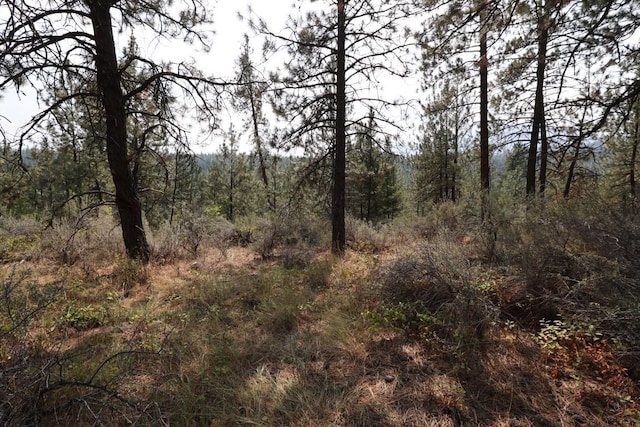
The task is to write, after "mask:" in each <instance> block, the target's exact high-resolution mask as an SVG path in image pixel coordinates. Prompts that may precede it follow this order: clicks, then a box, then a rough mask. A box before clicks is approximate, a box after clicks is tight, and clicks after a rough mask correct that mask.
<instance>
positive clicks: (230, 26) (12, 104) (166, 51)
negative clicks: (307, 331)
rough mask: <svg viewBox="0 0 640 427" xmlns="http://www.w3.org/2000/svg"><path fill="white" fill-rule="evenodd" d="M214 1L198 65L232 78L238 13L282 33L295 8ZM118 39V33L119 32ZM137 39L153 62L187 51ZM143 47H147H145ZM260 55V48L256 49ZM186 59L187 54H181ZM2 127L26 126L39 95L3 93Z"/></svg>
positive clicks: (240, 25) (281, 2)
mask: <svg viewBox="0 0 640 427" xmlns="http://www.w3.org/2000/svg"><path fill="white" fill-rule="evenodd" d="M210 1H212V2H213V5H212V6H213V13H214V30H215V35H214V36H213V37H212V49H211V52H210V53H209V54H208V55H206V56H201V57H200V58H201V59H200V58H199V61H200V60H201V61H202V64H200V63H199V64H198V65H200V66H201V68H203V69H204V70H205V72H207V73H211V74H212V75H215V76H216V77H230V76H232V75H233V67H234V62H235V60H236V58H237V57H238V55H239V49H240V45H241V43H242V37H243V34H245V33H250V30H249V28H248V23H247V22H246V21H245V22H243V21H241V20H240V19H239V18H238V13H239V12H240V13H242V14H243V15H245V16H246V15H247V10H248V7H249V6H251V8H252V9H253V11H254V13H255V14H256V15H257V16H260V17H262V18H263V19H265V20H267V21H268V22H269V24H270V25H272V26H273V28H274V29H276V30H280V29H281V28H283V27H284V24H285V22H286V18H287V16H288V15H289V13H290V11H291V7H292V3H291V0H273V1H265V0H217V1H214V0H210ZM116 37H117V33H116ZM128 37H129V34H123V35H122V38H121V39H120V40H118V41H117V43H118V46H117V48H118V50H121V49H122V47H123V46H124V44H125V43H126V42H127V40H128ZM136 38H138V41H139V43H140V44H143V43H145V44H147V46H146V48H147V49H149V51H148V53H150V54H151V56H152V57H154V59H167V60H173V61H177V60H179V59H181V58H179V57H177V55H176V49H178V50H177V52H181V51H180V50H179V49H185V48H184V46H182V47H180V46H175V47H173V46H172V47H169V48H168V47H167V46H165V45H164V43H160V44H159V43H158V42H157V41H154V40H145V36H144V35H143V34H136ZM142 47H143V48H144V47H145V46H142ZM254 48H255V50H256V52H259V46H255V47H254ZM182 56H183V57H184V55H182ZM0 96H1V99H0V125H1V127H2V128H3V129H4V131H5V132H6V134H7V136H8V137H10V136H12V135H13V134H14V133H15V131H16V130H17V129H18V128H19V127H20V126H22V125H24V124H25V123H26V122H27V121H28V119H29V118H30V117H31V116H33V114H35V113H36V112H37V111H38V110H39V107H38V105H37V102H36V93H35V91H34V90H33V89H31V88H29V87H24V88H22V89H21V92H20V93H16V92H15V90H13V89H10V90H8V91H5V92H1V93H0Z"/></svg>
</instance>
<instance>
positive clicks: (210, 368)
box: [0, 202, 640, 426]
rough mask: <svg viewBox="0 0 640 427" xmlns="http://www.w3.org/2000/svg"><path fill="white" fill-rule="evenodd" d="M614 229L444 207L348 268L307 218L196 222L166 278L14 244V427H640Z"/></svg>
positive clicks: (559, 207) (536, 212)
mask: <svg viewBox="0 0 640 427" xmlns="http://www.w3.org/2000/svg"><path fill="white" fill-rule="evenodd" d="M603 212H606V211H605V210H604V209H603V208H602V207H601V206H600V207H598V206H595V207H594V206H575V205H570V204H564V203H563V202H559V203H554V204H550V205H549V206H547V207H545V208H544V209H542V208H537V207H536V208H531V209H529V210H528V211H526V212H525V211H524V210H520V211H513V212H510V211H504V212H499V215H498V214H497V213H495V214H494V216H493V217H492V221H493V222H490V221H485V222H482V221H480V220H479V218H477V217H475V216H470V215H468V214H467V213H466V211H465V208H464V207H460V206H455V205H446V206H445V205H443V206H439V207H437V208H435V209H434V210H432V211H431V212H430V213H429V214H428V216H426V217H423V218H415V219H411V218H403V219H402V220H399V221H396V222H393V223H388V224H384V225H378V226H375V227H374V226H372V225H369V224H365V223H360V222H357V221H351V222H350V225H349V231H348V238H349V246H350V249H349V250H347V252H346V253H345V254H344V255H343V256H341V257H334V256H332V255H330V254H329V251H328V250H327V248H328V243H327V242H324V241H323V240H322V238H321V237H320V235H321V231H320V230H319V228H316V227H313V226H308V225H304V221H302V219H300V218H297V217H296V216H295V215H290V216H289V217H288V218H291V219H292V221H291V222H290V223H286V224H285V223H277V221H276V219H275V218H271V219H263V220H256V219H245V220H243V221H244V222H241V223H238V224H234V225H231V224H229V223H226V222H220V221H217V220H216V221H213V222H207V221H204V219H202V218H200V219H197V218H192V219H190V221H191V220H193V221H192V223H191V224H190V225H189V224H181V225H180V226H178V225H176V226H175V227H174V228H173V229H172V230H173V231H171V230H168V229H167V230H165V231H164V232H160V231H157V232H156V234H155V236H156V239H157V240H156V242H157V246H156V248H155V249H154V251H155V252H154V254H155V256H154V258H153V260H152V263H151V264H150V265H147V266H144V265H141V264H139V263H135V262H131V261H128V260H126V259H123V258H122V257H120V256H118V255H116V254H117V253H118V252H117V251H116V250H115V246H111V243H109V244H108V245H107V246H108V248H107V249H106V250H98V251H96V252H95V253H91V254H89V255H87V256H84V255H83V256H81V257H78V255H77V254H78V253H83V252H82V251H84V250H90V249H91V248H97V247H98V240H97V239H98V236H103V237H102V238H105V239H106V237H104V236H105V233H107V231H103V232H102V234H100V233H99V232H98V231H97V230H94V228H93V226H92V225H91V224H83V226H82V228H81V229H80V230H77V231H73V230H71V229H68V228H64V227H63V226H62V225H56V227H57V228H56V230H57V231H56V233H57V234H55V235H56V236H58V237H60V236H67V237H66V238H65V239H62V238H58V237H56V239H52V240H50V241H43V239H49V238H50V237H51V236H53V235H54V234H52V232H51V231H49V232H47V233H45V234H42V233H41V232H40V231H38V230H37V229H34V228H33V227H29V226H26V225H25V227H20V226H19V225H17V224H13V223H12V224H9V225H7V224H5V225H3V227H4V228H3V229H2V233H4V234H2V235H1V236H0V237H1V238H2V239H4V241H7V242H9V241H11V238H10V237H11V236H10V234H8V232H7V230H10V229H11V230H12V229H15V230H22V231H20V233H22V232H23V231H24V234H20V233H17V232H16V235H15V238H14V240H13V241H14V242H16V243H15V244H13V245H9V246H7V247H6V249H5V251H4V252H3V253H2V257H3V259H5V260H13V261H15V262H7V263H5V264H4V265H3V266H2V276H1V281H0V284H1V285H2V289H0V291H1V292H2V295H0V341H1V344H2V345H1V346H0V422H1V423H2V424H3V425H10V426H13V425H15V426H18V425H212V426H228V425H264V426H267V425H292V426H296V425H297V426H303V425H304V426H309V425H323V426H325V425H326V426H330V425H335V426H371V425H380V426H411V425H414V426H430V425H431V426H436V425H495V426H506V425H523V426H526V425H529V426H533V425H596V426H599V425H603V426H604V425H622V426H633V425H638V423H640V410H639V408H638V398H639V397H640V396H638V381H640V376H639V375H640V371H639V370H638V368H637V366H640V352H638V351H637V349H638V348H639V347H640V334H639V333H638V330H637V324H638V321H640V304H638V301H639V300H638V297H639V296H640V290H639V289H638V285H637V283H640V282H639V280H638V279H640V277H639V276H638V274H639V273H638V271H639V270H638V261H637V260H638V255H639V254H638V252H637V251H638V249H637V247H636V246H637V245H636V243H635V240H634V239H635V237H640V236H638V232H637V230H638V229H640V228H639V227H637V225H636V223H635V220H634V219H632V218H626V219H625V220H624V221H623V220H622V219H621V218H615V217H614V215H604V214H603ZM288 215H289V214H288ZM100 221H101V224H102V225H104V222H106V221H107V220H106V219H103V218H101V219H100ZM103 221H104V222H103ZM9 226H10V227H9ZM216 227H217V228H216ZM207 230H209V231H211V233H212V234H211V235H207V234H206V233H209V231H207ZM74 233H75V234H74ZM163 233H164V234H163ZM107 234H108V233H107ZM71 235H73V238H72V239H71V240H69V237H70V236H71ZM20 236H34V237H28V238H23V237H20ZM47 236H48V237H47ZM20 239H23V240H20ZM214 240H215V241H214ZM19 242H22V243H19ZM18 243H19V244H18ZM37 248H46V251H42V254H41V256H38V257H35V256H32V257H29V256H28V254H29V253H33V251H37ZM56 248H58V249H56ZM78 251H80V252H78ZM65 254H66V255H65ZM20 262H21V263H20ZM28 268H30V269H31V270H29V269H28Z"/></svg>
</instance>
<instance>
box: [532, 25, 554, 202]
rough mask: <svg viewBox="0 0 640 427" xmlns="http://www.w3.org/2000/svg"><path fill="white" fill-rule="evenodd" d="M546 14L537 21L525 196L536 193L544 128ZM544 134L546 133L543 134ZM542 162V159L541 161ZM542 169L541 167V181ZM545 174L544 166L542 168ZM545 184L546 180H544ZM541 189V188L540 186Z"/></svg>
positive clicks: (547, 31) (547, 35) (547, 34)
mask: <svg viewBox="0 0 640 427" xmlns="http://www.w3.org/2000/svg"><path fill="white" fill-rule="evenodd" d="M546 15H548V14H545V16H544V17H542V18H540V19H539V23H538V65H537V69H536V97H535V104H534V107H533V126H532V129H531V141H530V143H529V155H528V158H527V196H533V195H534V194H535V191H536V166H537V160H538V159H537V157H538V141H539V140H540V132H541V128H542V127H543V126H544V71H545V68H546V64H547V41H548V38H549V25H550V24H549V20H548V18H547V16H546ZM545 133H546V132H545ZM541 161H542V159H541ZM545 161H546V159H545ZM542 171H543V169H542V167H541V171H540V174H541V179H540V181H541V182H542V181H543V178H542V173H543V172H542ZM544 171H545V173H546V165H545V168H544ZM544 181H545V182H546V178H545V179H544ZM541 188H543V187H542V186H541Z"/></svg>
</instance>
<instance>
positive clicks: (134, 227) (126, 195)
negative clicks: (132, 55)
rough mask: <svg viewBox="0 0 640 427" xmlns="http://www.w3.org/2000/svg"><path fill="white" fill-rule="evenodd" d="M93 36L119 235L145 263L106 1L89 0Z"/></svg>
mask: <svg viewBox="0 0 640 427" xmlns="http://www.w3.org/2000/svg"><path fill="white" fill-rule="evenodd" d="M87 4H88V5H89V9H90V15H91V23H92V24H93V31H94V39H95V47H96V52H95V65H96V71H97V84H98V88H99V90H100V93H101V97H102V105H103V108H104V115H105V120H106V130H107V134H106V147H107V158H108V161H109V168H110V170H111V176H112V178H113V183H114V185H115V189H116V206H117V208H118V213H119V215H120V224H121V227H122V237H123V239H124V245H125V248H126V250H127V255H128V256H129V258H133V259H138V260H140V261H142V262H145V263H146V262H148V261H149V256H150V248H149V244H148V243H147V237H146V235H145V232H144V227H143V224H142V207H141V205H140V199H139V198H138V191H137V188H136V185H135V183H134V180H133V176H132V175H131V170H130V169H129V158H128V154H127V124H126V119H127V117H126V112H125V105H124V96H123V94H122V88H121V87H120V75H119V73H118V62H117V59H116V49H115V42H114V39H113V32H112V27H111V15H110V7H111V4H112V2H110V1H108V0H90V1H88V2H87Z"/></svg>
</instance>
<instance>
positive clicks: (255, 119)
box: [249, 83, 276, 212]
mask: <svg viewBox="0 0 640 427" xmlns="http://www.w3.org/2000/svg"><path fill="white" fill-rule="evenodd" d="M249 103H250V104H251V121H252V123H253V140H254V141H255V144H256V151H257V153H258V162H259V163H260V177H261V178H262V183H263V184H264V189H265V191H267V193H268V191H269V177H268V176H267V166H266V164H265V159H264V153H263V152H262V139H261V138H260V129H259V128H258V110H257V108H256V100H255V95H254V93H253V84H252V83H249ZM267 200H268V201H269V208H270V209H271V210H272V211H274V212H275V210H276V207H275V204H273V203H271V198H270V197H268V194H267Z"/></svg>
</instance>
